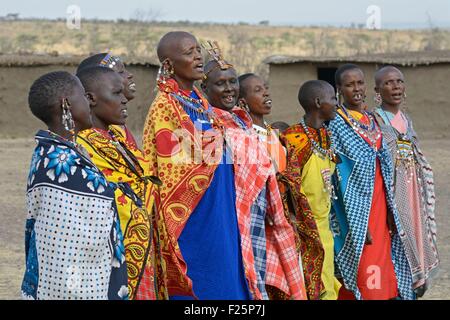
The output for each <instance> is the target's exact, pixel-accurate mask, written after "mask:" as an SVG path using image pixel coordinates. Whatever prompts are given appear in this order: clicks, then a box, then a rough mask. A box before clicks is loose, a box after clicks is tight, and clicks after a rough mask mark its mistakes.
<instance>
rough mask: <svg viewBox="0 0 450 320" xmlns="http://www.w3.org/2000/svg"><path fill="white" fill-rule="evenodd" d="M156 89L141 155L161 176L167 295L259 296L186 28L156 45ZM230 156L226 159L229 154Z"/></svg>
mask: <svg viewBox="0 0 450 320" xmlns="http://www.w3.org/2000/svg"><path fill="white" fill-rule="evenodd" d="M157 53H158V57H159V60H160V61H161V64H162V66H161V69H160V74H159V76H158V90H159V91H158V94H157V96H156V98H155V100H154V101H153V103H152V105H151V106H150V110H149V114H148V116H147V119H146V123H145V127H144V134H143V146H144V152H145V156H146V158H147V159H148V160H149V162H150V166H151V167H152V168H154V170H155V174H156V175H157V176H158V177H159V178H160V179H161V180H162V182H163V185H162V186H161V188H160V190H159V194H160V202H159V206H158V209H159V210H158V215H159V227H160V232H161V235H160V238H161V239H162V241H163V242H164V243H163V245H162V249H163V254H164V258H165V260H166V262H167V271H168V275H167V276H168V290H169V296H170V298H171V299H189V298H190V299H192V298H198V299H261V298H262V296H261V293H260V291H259V290H258V288H257V285H256V275H255V271H254V268H253V267H252V266H253V260H252V258H253V255H252V247H251V243H250V241H249V239H247V238H246V237H242V239H241V237H240V233H239V225H240V224H241V223H242V221H239V225H238V216H237V210H236V190H235V183H234V174H233V166H232V164H231V161H230V159H229V158H230V155H229V154H228V152H227V151H226V149H224V148H223V138H222V136H221V135H220V134H217V132H219V133H220V131H221V130H222V129H221V128H220V126H219V124H218V122H217V121H216V119H215V118H216V116H215V114H214V113H213V111H212V107H210V106H209V105H208V102H207V100H206V99H205V98H204V97H203V96H202V95H201V93H200V92H199V91H198V90H197V89H196V88H195V87H194V82H195V81H197V80H201V79H202V78H203V76H204V73H203V57H202V53H201V48H200V45H199V44H198V42H197V40H196V39H195V37H194V36H193V35H191V34H190V33H187V32H169V33H167V34H166V35H164V36H163V37H162V38H161V40H160V42H159V44H158V48H157ZM227 158H228V160H227Z"/></svg>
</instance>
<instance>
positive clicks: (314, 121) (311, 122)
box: [304, 114, 324, 129]
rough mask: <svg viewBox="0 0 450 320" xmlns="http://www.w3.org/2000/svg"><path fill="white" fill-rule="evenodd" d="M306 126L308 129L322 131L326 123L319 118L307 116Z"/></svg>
mask: <svg viewBox="0 0 450 320" xmlns="http://www.w3.org/2000/svg"><path fill="white" fill-rule="evenodd" d="M304 119H305V124H306V125H307V126H308V127H311V128H314V129H320V128H322V126H323V123H324V121H323V120H322V119H319V118H318V117H315V116H313V115H310V114H305V117H304Z"/></svg>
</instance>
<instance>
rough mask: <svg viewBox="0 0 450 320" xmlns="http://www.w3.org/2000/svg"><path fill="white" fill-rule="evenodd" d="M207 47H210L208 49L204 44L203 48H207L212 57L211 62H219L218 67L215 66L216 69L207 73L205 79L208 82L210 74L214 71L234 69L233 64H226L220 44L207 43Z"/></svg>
mask: <svg viewBox="0 0 450 320" xmlns="http://www.w3.org/2000/svg"><path fill="white" fill-rule="evenodd" d="M207 45H209V48H207V47H206V45H205V44H202V46H203V48H205V49H206V50H207V51H208V53H209V55H210V56H211V60H210V61H216V62H217V66H215V67H214V68H212V69H211V70H209V71H208V72H206V73H205V75H204V76H203V79H204V80H206V79H207V78H208V74H210V73H211V72H212V71H213V70H215V69H217V68H220V69H221V70H228V69H230V68H232V67H233V65H232V64H230V63H228V62H226V61H225V60H224V59H223V56H222V50H220V47H219V44H218V43H217V41H213V42H211V41H207Z"/></svg>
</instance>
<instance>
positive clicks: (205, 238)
mask: <svg viewBox="0 0 450 320" xmlns="http://www.w3.org/2000/svg"><path fill="white" fill-rule="evenodd" d="M206 50H207V51H208V53H209V57H210V59H209V61H208V62H207V63H205V62H204V61H203V54H202V48H201V46H200V45H199V43H198V41H197V40H196V38H195V37H194V36H193V35H192V34H190V33H187V32H180V31H177V32H169V33H167V34H166V35H164V36H163V37H162V38H161V40H160V42H159V44H158V47H157V55H158V58H159V60H160V62H161V67H160V70H159V73H158V77H157V95H156V98H155V99H154V101H153V102H152V104H151V106H150V108H149V111H148V115H147V118H146V120H145V125H144V128H143V132H142V133H143V135H142V137H143V139H142V148H140V146H139V144H138V143H137V142H136V140H135V138H134V137H133V134H132V133H131V131H130V130H128V128H127V126H126V119H127V117H128V109H127V104H128V102H129V101H130V100H132V99H133V98H134V94H135V91H136V85H135V83H134V80H133V75H132V74H131V73H129V72H128V71H127V70H126V68H125V66H124V64H123V63H122V61H121V60H120V59H119V58H118V57H116V56H113V55H111V54H109V53H104V54H103V53H102V54H97V55H94V56H91V57H88V58H87V59H85V60H83V61H82V62H81V63H80V65H79V66H78V69H77V71H76V75H72V74H70V73H68V72H63V71H56V72H51V73H48V74H45V75H43V76H41V77H40V78H38V79H37V80H36V81H35V82H34V83H33V85H32V87H31V88H30V92H29V106H30V109H31V111H32V113H33V114H34V115H35V116H36V117H37V118H39V119H40V120H42V121H43V122H44V123H45V124H46V125H47V127H48V130H40V131H39V132H38V133H37V134H36V137H35V138H36V143H37V146H36V148H35V151H34V153H33V157H32V160H31V166H30V173H29V177H28V185H27V194H26V198H27V207H28V217H27V221H26V233H25V244H26V246H25V249H26V268H25V276H24V279H23V282H22V294H23V296H24V297H25V298H31V299H141V300H144V299H145V300H155V299H157V300H165V299H170V300H191V299H201V300H206V299H220V300H260V299H263V300H285V299H296V300H307V299H311V300H313V299H314V300H315V299H338V298H339V299H355V298H356V299H415V298H417V297H420V296H422V295H423V293H424V292H425V291H426V290H427V288H428V287H429V284H430V279H431V277H432V275H433V274H434V273H435V272H436V270H437V266H438V263H439V259H438V254H437V250H436V228H435V221H434V201H435V198H434V188H433V175H432V171H431V168H430V166H429V164H428V162H427V161H426V159H425V157H424V156H423V153H422V152H421V151H420V149H419V146H418V143H417V137H416V134H415V132H414V130H413V128H412V124H411V120H410V118H409V117H408V116H407V115H406V113H404V112H403V111H402V110H401V104H402V102H403V101H404V98H403V96H404V92H405V84H404V78H403V75H402V73H401V72H400V70H398V69H396V68H394V67H391V66H389V67H385V68H382V69H380V70H379V71H378V72H377V73H376V79H375V81H376V88H375V90H376V92H377V98H378V104H377V108H376V109H375V111H374V112H368V111H366V110H365V103H364V98H365V92H366V86H365V80H364V74H363V72H362V71H361V69H360V68H359V67H358V66H356V65H344V66H342V67H341V68H339V69H338V71H337V73H336V86H337V91H338V96H339V99H338V100H339V101H336V100H337V98H336V95H335V93H334V88H333V87H331V86H330V85H328V84H326V83H320V82H317V81H316V82H314V81H312V82H308V83H307V84H304V85H303V86H302V88H300V92H299V102H300V104H301V105H302V107H303V108H304V109H305V113H306V114H305V117H304V118H302V119H301V120H300V123H299V124H296V125H293V126H290V127H289V128H287V129H285V130H284V132H283V133H280V131H281V130H276V129H275V128H274V127H275V126H274V127H272V126H270V125H268V124H267V122H266V121H265V120H264V116H265V115H268V114H270V112H271V109H272V100H271V98H270V94H269V89H268V86H267V84H266V83H265V82H264V80H263V79H262V78H261V77H259V76H258V75H256V74H252V73H250V74H243V75H240V76H238V74H237V71H236V70H235V69H234V67H233V65H232V64H230V63H229V62H228V61H226V60H224V58H223V56H222V53H221V51H220V48H219V47H218V45H217V43H215V42H214V43H208V46H206ZM197 83H198V84H199V85H198V86H196V84H197ZM336 107H337V111H336Z"/></svg>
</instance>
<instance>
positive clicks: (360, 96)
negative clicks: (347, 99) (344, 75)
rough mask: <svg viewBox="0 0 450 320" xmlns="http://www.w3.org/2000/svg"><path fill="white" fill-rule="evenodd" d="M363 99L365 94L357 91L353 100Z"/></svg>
mask: <svg viewBox="0 0 450 320" xmlns="http://www.w3.org/2000/svg"><path fill="white" fill-rule="evenodd" d="M362 99H363V95H362V94H361V93H357V94H354V95H353V100H355V101H361V100H362Z"/></svg>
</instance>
